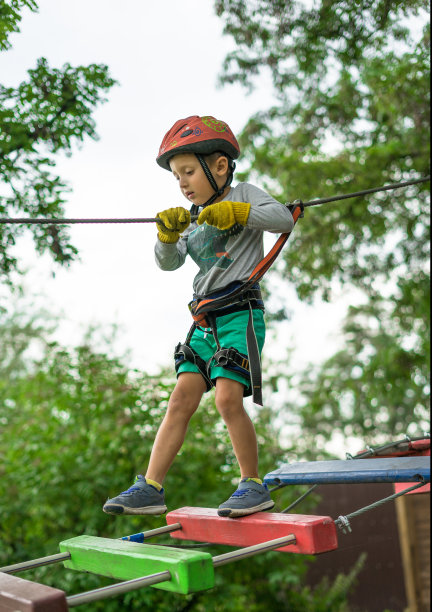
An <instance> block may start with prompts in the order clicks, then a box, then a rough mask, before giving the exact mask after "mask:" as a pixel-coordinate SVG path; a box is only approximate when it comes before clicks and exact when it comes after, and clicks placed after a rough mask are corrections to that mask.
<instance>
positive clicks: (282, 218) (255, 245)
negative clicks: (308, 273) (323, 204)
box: [155, 183, 294, 296]
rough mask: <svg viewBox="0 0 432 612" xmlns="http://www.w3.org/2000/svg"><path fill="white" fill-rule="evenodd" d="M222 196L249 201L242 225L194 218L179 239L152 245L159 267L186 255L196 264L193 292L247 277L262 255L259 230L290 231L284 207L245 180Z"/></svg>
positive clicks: (204, 292)
mask: <svg viewBox="0 0 432 612" xmlns="http://www.w3.org/2000/svg"><path fill="white" fill-rule="evenodd" d="M225 200H227V201H231V202H250V204H251V209H250V213H249V217H248V220H247V223H246V226H245V227H243V226H241V225H239V224H236V225H235V226H234V227H233V228H230V229H229V230H219V229H217V228H216V227H214V226H212V225H207V224H206V223H204V224H202V225H198V224H197V223H196V222H193V223H191V224H190V226H189V227H188V228H187V229H186V230H185V231H184V232H183V234H182V236H181V237H180V239H179V241H178V242H176V243H174V244H165V243H163V242H161V241H160V240H158V241H157V243H156V246H155V257H156V263H157V265H158V266H159V267H160V268H161V269H162V270H177V268H180V266H182V265H183V264H184V262H185V259H186V256H187V255H190V256H191V257H192V259H193V260H194V261H195V263H196V264H197V265H198V267H199V271H198V274H197V275H196V276H195V278H194V282H193V290H194V293H195V294H196V295H200V296H202V295H207V294H209V293H211V292H212V291H216V290H219V289H223V288H224V287H226V286H227V285H229V284H230V283H232V282H234V281H240V282H243V281H245V280H247V278H248V277H249V275H250V274H251V272H252V270H253V269H254V268H255V266H256V265H257V264H258V263H259V262H260V261H261V259H262V258H263V257H264V245H263V232H264V231H268V232H272V233H275V234H279V233H284V232H290V231H291V230H292V228H293V226H294V220H293V218H292V215H291V213H290V211H289V210H288V208H287V207H286V206H284V205H283V204H281V203H280V202H277V201H276V200H275V199H274V198H272V197H271V196H269V195H268V194H267V193H266V192H265V191H262V190H261V189H259V188H258V187H255V186H254V185H250V184H249V183H239V184H238V185H236V187H234V188H231V189H230V191H229V193H228V194H227V196H226V198H225Z"/></svg>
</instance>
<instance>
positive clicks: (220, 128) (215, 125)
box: [201, 117, 228, 132]
mask: <svg viewBox="0 0 432 612" xmlns="http://www.w3.org/2000/svg"><path fill="white" fill-rule="evenodd" d="M201 121H202V122H203V123H204V125H206V126H207V127H209V128H210V129H212V130H214V131H215V132H226V131H227V127H228V126H227V124H226V123H224V122H223V121H218V120H217V119H215V118H214V117H202V118H201Z"/></svg>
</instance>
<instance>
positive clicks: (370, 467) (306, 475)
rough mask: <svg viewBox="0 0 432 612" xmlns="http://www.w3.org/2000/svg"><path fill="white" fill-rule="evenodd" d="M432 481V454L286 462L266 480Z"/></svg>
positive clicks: (275, 482)
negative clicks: (428, 455) (431, 457)
mask: <svg viewBox="0 0 432 612" xmlns="http://www.w3.org/2000/svg"><path fill="white" fill-rule="evenodd" d="M422 479H423V480H424V481H425V482H429V481H430V457H427V456H424V457H385V458H373V459H351V460H333V461H300V462H299V463H291V464H290V463H284V464H283V465H282V466H281V467H280V468H279V469H277V470H274V471H273V472H270V473H269V474H267V475H266V476H265V478H264V482H265V483H267V484H270V485H279V484H338V483H350V482H351V483H366V482H420V481H421V480H422Z"/></svg>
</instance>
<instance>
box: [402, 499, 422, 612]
mask: <svg viewBox="0 0 432 612" xmlns="http://www.w3.org/2000/svg"><path fill="white" fill-rule="evenodd" d="M429 504H430V494H429V493H423V494H422V495H404V496H402V497H399V498H398V499H397V500H396V513H397V519H398V529H399V539H400V545H401V551H402V561H403V568H404V578H405V590H406V596H407V601H408V610H407V612H427V611H429V610H430V506H429Z"/></svg>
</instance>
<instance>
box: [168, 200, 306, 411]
mask: <svg viewBox="0 0 432 612" xmlns="http://www.w3.org/2000/svg"><path fill="white" fill-rule="evenodd" d="M288 208H289V210H290V212H291V214H292V217H293V220H294V225H295V224H296V222H297V220H298V219H299V218H301V217H302V216H303V211H304V206H303V204H302V203H301V202H298V203H296V202H295V203H293V204H290V205H289V206H288ZM291 232H292V230H291ZM291 232H286V233H283V234H281V235H280V236H279V238H278V239H277V241H276V243H275V244H274V246H273V248H272V249H271V250H270V251H269V252H268V253H267V255H266V256H265V257H264V258H263V259H262V260H261V261H260V262H259V263H258V264H257V265H256V266H255V268H254V269H253V270H252V272H251V274H250V275H249V277H248V279H247V280H246V281H244V282H243V283H235V284H234V285H232V286H231V287H228V288H226V289H225V290H224V291H222V292H220V291H219V292H215V293H213V294H209V295H206V296H195V297H194V299H193V300H192V302H190V304H189V309H190V311H191V314H192V318H193V319H194V323H193V325H192V327H191V329H190V331H189V333H188V336H187V339H186V341H185V343H184V344H179V345H177V347H176V350H175V354H174V358H175V362H176V370H178V367H179V366H180V364H181V363H182V362H183V361H184V359H186V360H188V361H192V363H195V365H196V366H197V367H198V369H199V370H200V372H201V374H202V375H203V377H204V380H205V382H206V384H207V388H209V385H211V386H213V383H212V381H211V380H210V377H209V368H210V365H211V363H212V361H213V360H214V361H215V362H216V363H217V364H218V365H220V366H221V367H225V368H227V369H234V370H235V371H239V373H240V374H242V375H243V376H246V377H247V378H250V382H251V389H252V398H253V401H254V402H255V404H258V405H260V406H262V404H263V398H262V373H261V361H260V354H259V348H258V343H257V340H256V335H255V331H254V327H253V312H252V311H253V309H254V308H260V309H261V310H264V304H263V302H262V295H261V291H260V289H259V285H258V282H259V281H260V279H261V278H262V277H263V276H264V274H265V273H266V272H267V270H268V269H269V268H270V266H271V265H272V264H273V262H274V261H275V259H276V258H277V256H278V255H279V253H280V251H281V250H282V248H283V246H284V244H285V243H286V241H287V240H288V238H289V237H290V235H291ZM246 309H247V310H249V319H248V325H247V331H246V344H247V351H248V355H247V357H246V356H244V355H242V354H241V353H239V352H238V351H237V350H236V349H234V348H232V347H230V348H226V347H221V345H220V343H219V339H218V336H217V329H216V319H217V317H218V316H221V315H225V314H228V313H229V312H237V311H239V310H246ZM197 326H199V327H204V328H209V329H211V330H212V333H213V336H214V339H215V342H216V346H217V349H218V350H217V351H216V353H215V354H214V355H213V357H212V358H211V359H210V360H209V362H207V363H206V364H204V363H202V361H203V360H200V359H197V357H198V355H196V354H194V352H193V351H192V349H191V348H190V346H189V343H190V340H191V338H192V334H193V332H194V329H195V328H196V327H197ZM188 357H189V359H188Z"/></svg>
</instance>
